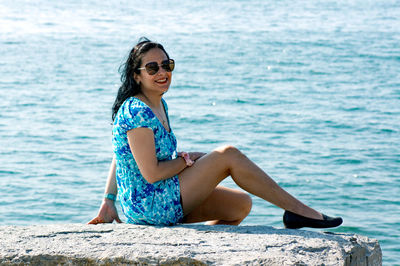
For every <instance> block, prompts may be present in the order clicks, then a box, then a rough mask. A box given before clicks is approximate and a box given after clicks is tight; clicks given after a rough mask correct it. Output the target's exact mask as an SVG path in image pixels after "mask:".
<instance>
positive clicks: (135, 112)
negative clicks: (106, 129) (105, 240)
mask: <svg viewBox="0 0 400 266" xmlns="http://www.w3.org/2000/svg"><path fill="white" fill-rule="evenodd" d="M162 103H163V105H164V110H165V113H166V115H167V118H168V106H167V104H166V102H165V101H164V100H162ZM168 122H169V119H168ZM140 127H144V128H150V129H151V130H152V131H153V134H154V141H155V149H156V156H157V159H158V161H165V160H171V159H174V158H176V156H177V151H176V147H177V141H176V138H175V135H174V133H173V132H172V129H170V132H168V131H167V130H166V129H165V128H164V126H163V125H162V124H161V122H160V121H159V120H158V118H157V117H156V116H155V114H154V113H153V111H152V110H151V109H150V107H149V106H147V105H146V104H145V103H144V102H142V101H141V100H139V99H137V98H135V97H130V98H128V99H127V100H126V101H125V102H124V103H123V104H122V105H121V107H120V108H119V110H118V113H117V115H116V117H115V120H114V125H113V138H112V143H113V150H114V153H115V155H116V180H117V186H118V197H119V200H120V203H121V206H122V211H123V213H124V214H125V216H126V217H127V222H128V223H134V224H151V225H173V224H176V223H179V222H180V221H181V220H182V218H183V210H182V205H181V201H180V187H179V179H178V176H177V175H175V176H172V177H170V178H167V179H165V180H161V181H158V182H156V183H153V184H151V183H149V182H147V181H146V179H144V177H143V176H142V174H141V173H140V171H139V167H138V165H137V163H136V161H135V159H134V157H133V155H132V152H131V149H130V146H129V143H128V137H127V131H129V130H131V129H135V128H140ZM170 128H171V127H170Z"/></svg>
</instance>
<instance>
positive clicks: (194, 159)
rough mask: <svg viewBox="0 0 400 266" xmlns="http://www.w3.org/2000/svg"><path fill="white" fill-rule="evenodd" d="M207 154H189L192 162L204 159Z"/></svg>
mask: <svg viewBox="0 0 400 266" xmlns="http://www.w3.org/2000/svg"><path fill="white" fill-rule="evenodd" d="M206 154H207V153H204V152H189V158H190V159H191V160H192V161H196V160H197V159H199V158H201V157H203V156H204V155H206Z"/></svg>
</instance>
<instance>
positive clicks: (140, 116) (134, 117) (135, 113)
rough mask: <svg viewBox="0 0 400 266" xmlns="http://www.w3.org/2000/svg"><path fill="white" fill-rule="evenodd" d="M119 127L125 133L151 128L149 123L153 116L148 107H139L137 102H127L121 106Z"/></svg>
mask: <svg viewBox="0 0 400 266" xmlns="http://www.w3.org/2000/svg"><path fill="white" fill-rule="evenodd" d="M121 116H122V117H121V118H122V119H121V122H122V123H120V126H121V127H123V128H124V130H125V131H129V130H131V129H135V128H140V127H144V128H151V121H152V120H153V118H154V114H153V112H152V111H151V109H150V108H149V107H148V106H145V105H140V104H138V102H137V101H132V100H128V101H125V102H124V103H123V105H122V106H121Z"/></svg>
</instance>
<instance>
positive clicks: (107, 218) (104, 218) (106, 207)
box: [88, 199, 122, 224]
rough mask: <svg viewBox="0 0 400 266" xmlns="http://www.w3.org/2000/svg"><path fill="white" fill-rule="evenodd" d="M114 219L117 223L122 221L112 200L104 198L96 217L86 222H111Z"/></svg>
mask: <svg viewBox="0 0 400 266" xmlns="http://www.w3.org/2000/svg"><path fill="white" fill-rule="evenodd" d="M114 220H115V221H116V222H117V223H122V221H121V220H120V219H119V217H118V211H117V208H116V207H115V204H114V201H112V200H109V199H104V201H103V204H101V207H100V210H99V213H98V214H97V217H95V218H93V219H92V220H91V221H90V222H88V224H101V223H112V222H113V221H114Z"/></svg>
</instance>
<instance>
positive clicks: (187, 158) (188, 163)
mask: <svg viewBox="0 0 400 266" xmlns="http://www.w3.org/2000/svg"><path fill="white" fill-rule="evenodd" d="M178 156H179V157H181V158H182V159H183V160H184V161H185V163H186V166H192V165H193V164H194V161H193V160H192V159H190V156H189V153H187V152H184V151H183V152H180V153H179V154H178Z"/></svg>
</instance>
